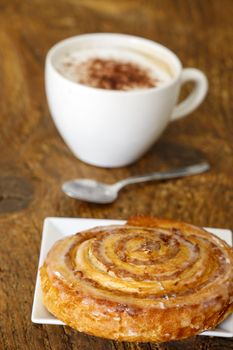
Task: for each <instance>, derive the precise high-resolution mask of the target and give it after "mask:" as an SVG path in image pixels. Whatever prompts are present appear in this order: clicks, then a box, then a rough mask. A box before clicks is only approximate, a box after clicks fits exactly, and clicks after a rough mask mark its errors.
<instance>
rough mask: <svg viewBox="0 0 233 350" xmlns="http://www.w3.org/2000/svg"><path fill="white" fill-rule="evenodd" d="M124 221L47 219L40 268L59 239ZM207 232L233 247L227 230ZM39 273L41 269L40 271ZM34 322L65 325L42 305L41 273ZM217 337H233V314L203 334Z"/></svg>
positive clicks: (34, 302) (37, 279)
mask: <svg viewBox="0 0 233 350" xmlns="http://www.w3.org/2000/svg"><path fill="white" fill-rule="evenodd" d="M124 223H125V221H122V220H104V219H103V220H102V219H73V218H46V219H45V221H44V227H43V233H42V241H41V250H40V258H39V267H40V266H41V265H42V264H43V262H44V260H45V257H46V255H47V253H48V251H49V250H50V248H51V247H52V245H53V244H54V243H55V242H56V241H57V240H59V239H61V238H63V237H65V236H68V235H71V234H75V233H76V232H79V231H82V230H86V229H89V228H92V227H95V226H101V225H114V224H124ZM206 230H207V231H209V232H212V233H214V234H215V235H216V236H219V237H220V238H222V239H223V240H225V241H226V242H227V243H228V244H229V245H231V246H232V232H231V231H230V230H225V229H215V228H206ZM38 271H39V269H38ZM31 318H32V322H34V323H40V324H55V325H63V324H64V323H62V322H61V321H59V320H58V319H56V318H55V317H54V316H53V315H51V314H50V313H49V312H48V311H47V310H46V308H45V307H44V305H43V303H42V291H41V287H40V278H39V273H37V278H36V287H35V294H34V301H33V307H32V317H31ZM202 335H210V336H216V337H233V314H231V315H230V316H229V317H228V318H227V319H226V320H225V321H224V322H222V323H221V324H219V325H218V328H216V329H213V330H211V331H207V332H204V333H202Z"/></svg>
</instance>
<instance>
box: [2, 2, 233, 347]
mask: <svg viewBox="0 0 233 350" xmlns="http://www.w3.org/2000/svg"><path fill="white" fill-rule="evenodd" d="M232 18H233V3H232V1H231V0H222V1H216V0H208V1H203V0H195V1H194V0H187V1H184V0H148V1H142V0H138V1H136V0H135V1H130V0H118V1H108V0H98V1H96V0H57V1H56V2H54V1H48V0H31V1H20V0H11V1H8V0H1V1H0V96H1V99H0V123H1V124H0V125H1V128H0V149H1V157H0V227H1V230H0V234H1V244H0V282H1V284H0V349H1V350H14V349H17V350H18V349H19V350H21V349H22V350H28V349H33V350H34V349H35V350H37V349H38V350H41V349H45V350H51V349H52V350H60V349H62V350H76V349H82V350H85V349H86V350H89V349H95V350H98V349H99V350H100V349H106V350H126V349H127V350H129V349H130V350H136V349H137V350H139V349H140V350H147V349H148V350H152V349H153V350H155V349H163V350H165V349H166V350H168V349H169V350H170V349H203V350H204V349H205V350H207V349H215V350H216V349H233V341H232V339H222V338H210V337H201V336H197V337H195V338H192V339H188V340H185V341H181V342H173V343H166V344H160V345H159V344H137V343H135V344H129V343H117V342H111V341H106V340H103V339H98V338H95V337H90V336H87V335H85V334H81V333H78V332H75V331H73V330H72V329H70V328H68V327H61V326H41V325H34V324H32V323H31V320H30V316H31V307H32V300H33V293H34V282H35V277H36V272H37V264H38V255H39V249H40V240H41V229H42V224H43V220H44V218H45V217H46V216H69V217H93V218H119V219H126V218H127V217H128V216H129V215H131V214H136V213H142V214H143V213H145V214H152V215H160V216H165V217H171V218H177V219H181V220H185V221H188V222H192V223H194V224H196V225H204V226H212V227H224V228H231V229H233V215H232V213H233V181H232V168H233V142H232V135H233V118H232V100H233V98H232V67H233V60H232V57H233V47H232V45H231V40H232V34H233V30H232ZM86 32H122V33H129V34H135V35H140V36H144V37H146V38H150V39H153V40H155V41H158V42H161V43H163V44H164V45H166V46H168V47H170V48H171V49H172V50H173V51H174V52H176V53H177V54H178V56H180V58H181V60H182V62H183V64H184V66H194V67H197V68H199V69H202V70H203V71H204V72H206V74H207V76H208V79H209V84H210V90H209V94H208V97H207V99H206V100H205V102H204V103H203V104H202V106H201V107H200V108H199V109H198V110H197V111H195V113H193V114H191V115H190V116H189V117H188V118H186V119H183V120H180V121H177V122H175V123H172V124H171V125H170V126H169V127H168V129H167V130H166V132H165V133H164V134H163V136H162V137H161V139H160V140H159V142H158V143H157V144H156V145H155V146H154V147H153V149H152V150H151V151H150V152H149V153H148V154H147V155H146V156H145V157H144V158H142V159H141V160H140V161H138V162H137V163H136V164H134V165H132V166H130V167H127V168H119V169H112V170H107V169H100V168H95V167H91V166H89V165H86V164H84V163H82V162H80V161H79V160H77V159H76V158H75V157H74V156H73V155H72V154H71V153H70V151H69V149H68V148H67V146H66V145H65V144H64V142H63V141H62V139H61V137H60V136H59V135H58V133H57V131H56V129H55V126H54V125H53V123H52V120H51V118H50V115H49V111H48V107H47V103H46V98H45V93H44V81H43V70H44V59H45V55H46V52H47V50H48V49H49V48H50V47H51V46H52V45H53V44H54V43H55V42H57V41H59V40H61V39H63V38H66V37H69V36H71V35H76V34H80V33H86ZM199 157H204V158H206V159H208V160H209V161H210V163H211V165H212V168H211V171H210V172H208V173H206V174H203V175H200V176H196V177H190V178H184V179H180V180H175V181H170V182H160V183H148V184H142V185H137V186H136V185H135V186H129V187H127V188H125V189H124V190H122V191H121V193H120V197H119V199H118V200H117V201H116V202H115V203H114V204H112V205H94V204H87V203H83V202H80V201H75V200H71V199H69V198H67V197H65V196H64V195H63V194H62V192H61V191H60V184H61V183H62V182H63V181H64V180H66V179H69V178H72V177H91V178H95V179H97V180H102V181H106V182H108V183H112V182H114V181H117V180H118V179H121V178H123V177H126V176H128V175H134V174H138V173H144V172H148V171H152V170H159V169H165V168H168V167H172V166H173V165H180V164H189V163H192V162H193V161H194V160H196V159H199Z"/></svg>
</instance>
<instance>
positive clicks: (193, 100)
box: [171, 68, 208, 121]
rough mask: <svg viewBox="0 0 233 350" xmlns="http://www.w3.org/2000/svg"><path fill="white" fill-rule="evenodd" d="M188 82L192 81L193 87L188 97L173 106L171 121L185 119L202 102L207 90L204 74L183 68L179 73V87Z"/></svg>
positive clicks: (196, 70)
mask: <svg viewBox="0 0 233 350" xmlns="http://www.w3.org/2000/svg"><path fill="white" fill-rule="evenodd" d="M188 81H193V82H194V83H195V86H194V88H193V90H192V92H191V93H190V94H189V96H188V97H187V98H186V99H185V100H184V101H182V102H180V103H179V104H178V105H177V106H175V108H174V110H173V112H172V116H171V121H173V120H177V119H180V118H182V117H185V116H186V115H187V114H189V113H191V112H192V111H194V109H196V108H197V107H198V106H199V105H200V104H201V102H202V101H203V100H204V98H205V96H206V93H207V90H208V80H207V78H206V76H205V74H204V73H202V72H201V71H200V70H199V69H196V68H185V69H183V71H182V72H181V86H182V85H183V84H185V83H186V82H188Z"/></svg>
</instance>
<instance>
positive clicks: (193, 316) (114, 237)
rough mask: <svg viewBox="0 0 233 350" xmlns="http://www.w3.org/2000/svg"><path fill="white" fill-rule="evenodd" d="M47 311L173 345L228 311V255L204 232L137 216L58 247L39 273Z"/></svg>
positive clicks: (231, 282)
mask: <svg viewBox="0 0 233 350" xmlns="http://www.w3.org/2000/svg"><path fill="white" fill-rule="evenodd" d="M40 275H41V284H42V290H43V298H44V305H45V306H46V307H47V309H48V310H49V311H50V312H51V313H52V314H54V315H55V316H56V317H57V318H59V319H60V320H62V321H63V322H65V323H66V324H68V325H69V326H71V327H73V328H75V329H77V330H79V331H81V332H85V333H88V334H92V335H95V336H99V337H104V338H110V339H117V340H127V341H142V342H147V341H156V342H163V341H170V340H176V339H182V338H186V337H189V336H192V335H195V334H198V333H200V332H202V331H204V330H206V329H209V328H213V327H215V326H216V325H217V324H218V323H219V322H221V321H222V320H223V319H224V318H226V317H227V316H228V315H229V313H230V312H232V310H233V253H232V249H231V248H230V247H229V246H228V245H227V244H226V243H225V242H223V241H222V240H221V239H219V238H217V237H216V236H214V235H211V234H210V233H208V232H206V231H205V230H203V229H201V228H198V227H195V226H192V225H189V224H185V223H180V222H175V221H170V220H161V219H156V218H146V217H135V218H132V219H130V220H129V221H128V223H127V224H126V225H118V226H105V227H96V228H93V229H90V230H87V231H84V232H81V233H78V234H76V235H74V236H70V237H66V238H64V239H63V240H60V241H58V242H57V243H56V244H55V245H54V246H53V247H52V249H51V250H50V252H49V254H48V256H47V258H46V260H45V262H44V265H43V266H42V267H41V269H40Z"/></svg>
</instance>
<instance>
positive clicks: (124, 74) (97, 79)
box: [77, 58, 158, 90]
mask: <svg viewBox="0 0 233 350" xmlns="http://www.w3.org/2000/svg"><path fill="white" fill-rule="evenodd" d="M77 71H78V75H79V79H78V82H79V83H80V84H84V85H88V86H91V87H95V88H100V89H108V90H130V89H137V88H139V89H140V88H141V89H142V88H152V87H155V86H156V85H157V83H158V80H157V79H155V78H153V77H152V76H151V75H150V72H149V71H148V70H146V69H144V68H141V67H140V66H138V65H137V64H134V63H131V62H120V61H116V60H113V59H111V60H110V59H100V58H93V59H89V60H88V61H85V62H82V63H80V64H79V65H78V66H77Z"/></svg>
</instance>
